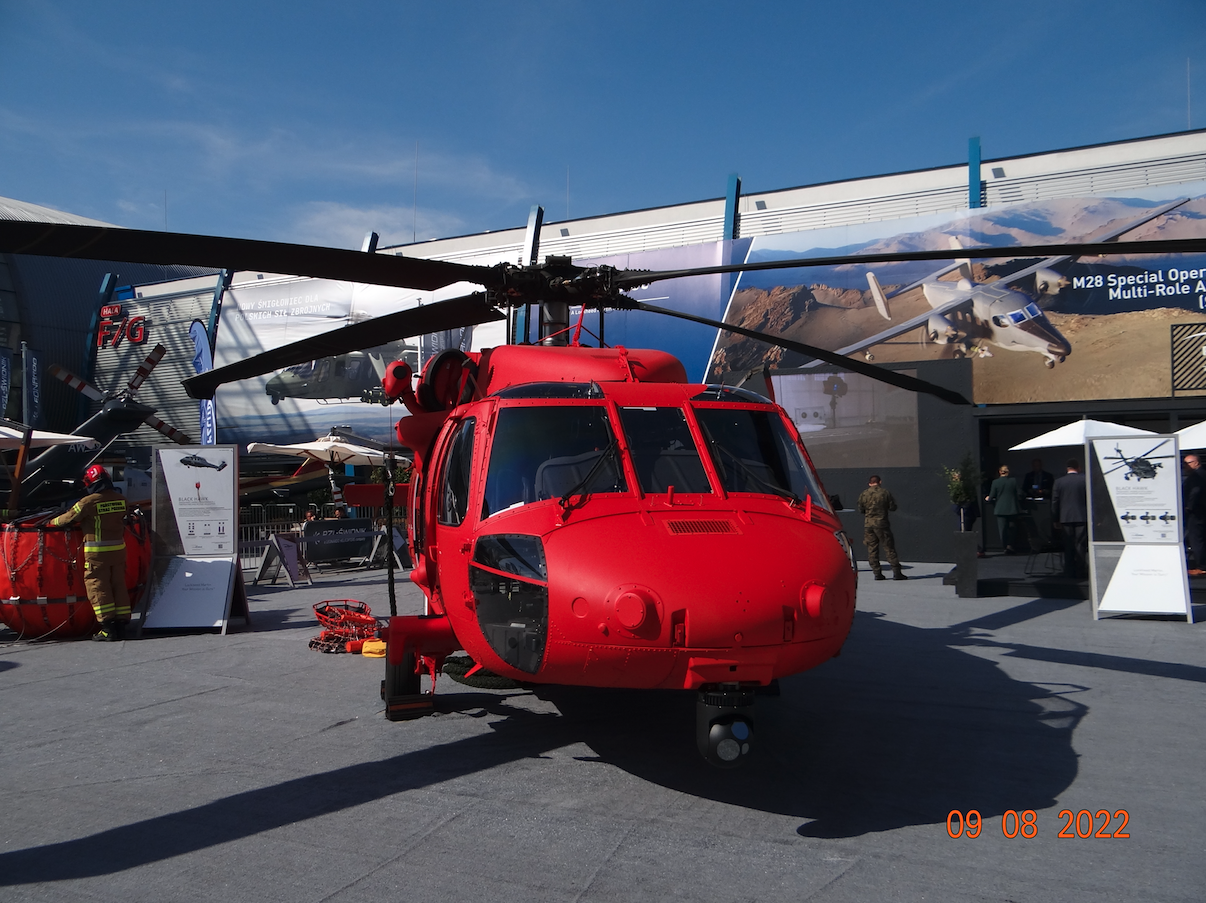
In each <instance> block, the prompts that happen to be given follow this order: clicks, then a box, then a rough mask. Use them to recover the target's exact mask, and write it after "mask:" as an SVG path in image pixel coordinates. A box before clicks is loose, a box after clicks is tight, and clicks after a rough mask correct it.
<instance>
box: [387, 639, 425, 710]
mask: <svg viewBox="0 0 1206 903" xmlns="http://www.w3.org/2000/svg"><path fill="white" fill-rule="evenodd" d="M417 667H418V665H417V663H416V661H415V654H414V653H413V652H407V653H404V654H403V656H402V661H401V663H400V664H397V665H392V664H390V662H389V659H388V658H387V659H386V662H385V679H384V680H382V681H381V699H382V701H383V702H384V703H385V717H386V718H387V719H388V720H390V721H409V720H410V719H412V718H421V717H422V716H423V715H427V714H430V713H431V712H432V711H433V710H434V708H435V702H434V699H435V687H434V685H433V686H432V688H431V690H430V691H429V692H427V693H423V692H421V691H420V686H419V672H418V670H417Z"/></svg>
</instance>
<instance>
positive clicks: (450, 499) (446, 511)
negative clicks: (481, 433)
mask: <svg viewBox="0 0 1206 903" xmlns="http://www.w3.org/2000/svg"><path fill="white" fill-rule="evenodd" d="M474 422H475V421H474V418H473V417H467V418H466V419H464V420H462V421H461V422H460V423H459V424H457V426H456V428H455V429H456V432H455V433H454V434H453V436H452V438H451V439H450V440H449V442H448V458H447V460H446V461H445V462H444V476H443V480H442V482H441V483H440V513H439V515H438V519H439V522H440V523H441V524H447V525H449V526H452V527H456V526H459V525H460V524H461V522H462V521H464V520H465V514H466V512H467V511H468V510H469V485H470V482H471V478H472V473H473V470H472V468H473V427H474Z"/></svg>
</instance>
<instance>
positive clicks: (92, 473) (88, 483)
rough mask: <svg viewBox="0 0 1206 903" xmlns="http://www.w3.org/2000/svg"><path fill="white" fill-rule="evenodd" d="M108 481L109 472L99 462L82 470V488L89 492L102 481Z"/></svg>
mask: <svg viewBox="0 0 1206 903" xmlns="http://www.w3.org/2000/svg"><path fill="white" fill-rule="evenodd" d="M108 482H109V472H108V471H107V470H105V468H103V467H101V466H100V465H99V464H93V465H92V466H91V467H89V468H88V469H87V470H85V471H84V488H85V489H87V490H88V491H89V492H91V491H92V489H93V488H95V487H96V486H99V485H101V484H102V483H108Z"/></svg>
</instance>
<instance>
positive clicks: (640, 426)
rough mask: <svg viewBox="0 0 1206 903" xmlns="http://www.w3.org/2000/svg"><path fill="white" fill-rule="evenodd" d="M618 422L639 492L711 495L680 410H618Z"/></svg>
mask: <svg viewBox="0 0 1206 903" xmlns="http://www.w3.org/2000/svg"><path fill="white" fill-rule="evenodd" d="M620 421H621V422H622V423H623V424H624V436H625V437H626V438H627V440H628V451H629V453H630V454H631V455H632V464H633V467H634V468H635V469H636V472H637V478H638V479H639V480H640V483H641V491H642V492H645V493H655V492H667V491H669V489H670V487H671V486H673V487H674V491H675V492H711V491H712V486H711V484H709V483H708V475H707V474H706V473H705V472H704V469H703V463H702V462H701V461H700V460H699V449H697V448H696V447H695V440H694V439H693V438H692V437H691V430H690V429H689V428H688V427H687V415H686V414H685V413H683V409H682V408H621V409H620Z"/></svg>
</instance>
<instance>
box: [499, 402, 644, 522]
mask: <svg viewBox="0 0 1206 903" xmlns="http://www.w3.org/2000/svg"><path fill="white" fill-rule="evenodd" d="M614 439H615V433H614V431H613V429H612V427H611V424H610V423H609V422H608V417H607V409H606V408H605V407H603V406H602V405H582V404H578V405H535V406H523V407H503V408H501V409H500V410H499V412H498V422H497V424H496V425H495V427H494V442H493V445H492V447H491V451H490V466H489V469H488V471H487V472H486V494H485V500H484V501H483V503H482V517H483V518H486V517H489V516H490V515H492V514H498V513H499V512H500V511H505V510H507V509H508V508H515V507H518V506H520V505H526V504H530V503H532V502H537V501H541V500H543V499H553V498H560V497H561V496H563V495H565V494H566V493H567V492H570V491H571V490H572V491H574V492H575V493H592V494H593V493H599V492H627V491H628V481H627V480H626V479H625V478H624V469H623V467H622V466H621V465H620V460H619V455H618V454H617V452H616V450H617V447H618V446H617V445H616V443H615V442H614V441H613V440H614ZM601 458H606V459H605V460H602V461H601V460H600V459H601Z"/></svg>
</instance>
